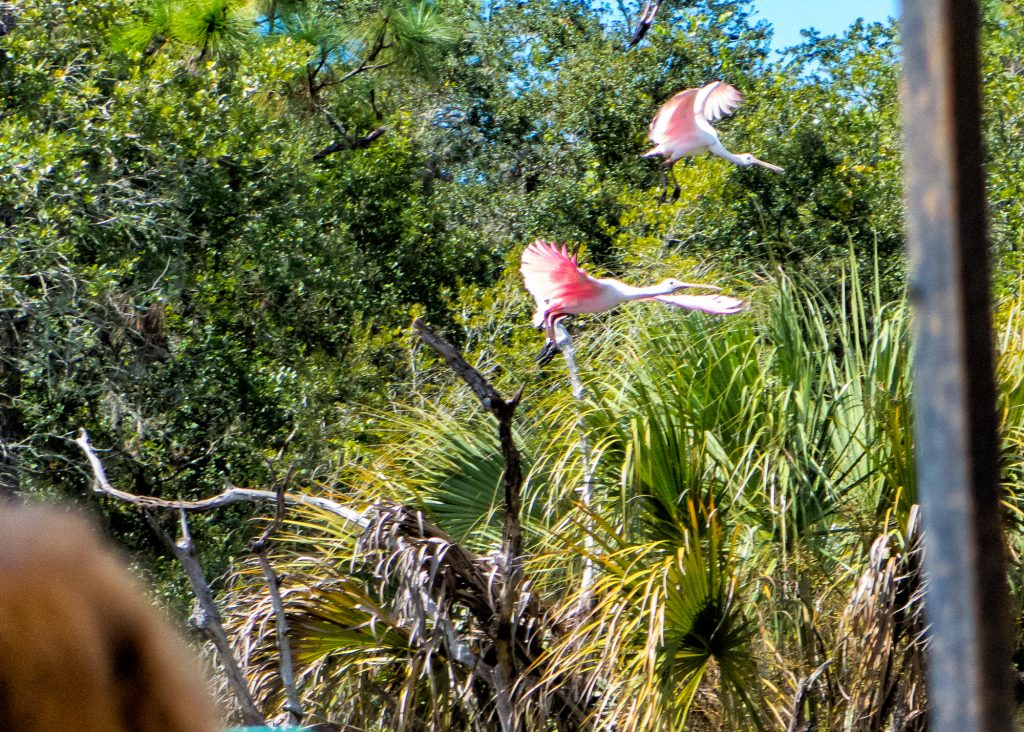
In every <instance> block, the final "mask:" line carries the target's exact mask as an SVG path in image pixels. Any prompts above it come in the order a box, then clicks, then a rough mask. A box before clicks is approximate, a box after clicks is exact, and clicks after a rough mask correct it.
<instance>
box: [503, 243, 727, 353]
mask: <svg viewBox="0 0 1024 732" xmlns="http://www.w3.org/2000/svg"><path fill="white" fill-rule="evenodd" d="M519 271H520V272H522V274H523V281H524V282H525V283H526V289H527V290H529V291H530V294H531V295H533V299H534V300H536V301H537V311H536V312H535V313H534V314H533V324H534V325H535V326H537V327H538V328H543V329H544V333H545V335H546V336H547V340H546V342H545V343H544V348H543V349H542V350H541V352H540V353H539V354H538V355H537V361H538V363H540V364H545V363H547V362H548V361H550V360H551V359H552V358H554V355H555V354H556V353H558V339H557V337H556V335H555V326H556V325H557V324H558V321H559V320H561V319H562V318H564V317H565V316H566V315H575V314H577V313H601V312H604V311H605V310H611V309H612V308H614V307H616V306H617V305H620V304H622V303H624V302H629V301H630V300H657V301H658V302H663V303H665V304H666V305H674V306H675V307H677V308H685V309H687V310H702V311H704V312H706V313H716V314H718V315H730V314H732V313H738V312H740V311H741V310H745V309H746V307H747V303H746V302H745V301H744V300H740V299H739V298H737V297H729V296H728V295H675V294H673V293H675V292H677V291H679V290H682V289H685V288H689V287H696V288H703V289H706V290H718V289H720V288H718V287H715V286H714V285H701V284H696V283H691V282H680V281H679V280H675V279H667V280H663V281H661V282H659V283H658V284H656V285H651V286H650V287H633V286H632V285H627V284H625V283H624V282H619V281H618V280H615V279H611V278H602V279H596V278H594V277H591V276H590V275H588V274H587V273H586V272H585V271H583V269H581V268H580V266H579V264H578V262H577V257H576V254H570V253H569V252H568V250H567V249H566V248H565V246H562V247H561V248H559V247H558V246H557V245H555V244H551V243H550V242H546V241H541V240H540V239H538V240H537V241H535V242H533V243H532V244H530V246H528V247H526V249H525V250H524V251H523V260H522V265H521V266H520V268H519Z"/></svg>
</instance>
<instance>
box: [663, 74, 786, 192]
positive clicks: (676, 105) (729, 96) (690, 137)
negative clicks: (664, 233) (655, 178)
mask: <svg viewBox="0 0 1024 732" xmlns="http://www.w3.org/2000/svg"><path fill="white" fill-rule="evenodd" d="M742 101H743V96H742V95H741V94H740V93H739V92H738V91H737V90H736V87H734V86H731V85H729V84H726V83H724V82H721V81H712V82H711V83H710V84H706V85H705V86H702V87H701V88H700V89H687V90H685V91H681V92H679V93H678V94H676V95H675V96H673V97H672V98H671V99H669V100H668V101H667V102H665V103H664V104H662V105H661V108H660V109H659V110H658V113H657V114H656V115H654V119H653V120H651V125H650V127H649V128H648V131H647V136H648V137H649V138H650V140H651V142H653V143H654V147H652V148H651V149H650V150H648V151H647V152H645V153H644V154H643V157H645V158H649V157H654V156H655V155H662V156H664V158H665V160H664V162H662V164H661V165H662V168H661V199H660V200H661V201H662V202H664V200H665V194H666V193H667V192H668V184H667V181H666V172H667V171H668V170H670V169H671V167H672V166H673V165H674V164H675V162H676V161H677V160H679V159H680V158H683V157H686V156H687V155H699V154H700V153H703V152H709V153H712V154H713V155H718V156H719V157H722V158H725V159H726V160H728V161H729V162H731V163H735V164H736V165H739V166H741V167H744V168H745V167H747V166H750V165H760V166H761V167H762V168H767V169H768V170H771V171H774V172H776V173H781V172H783V169H782V168H780V167H779V166H778V165H773V164H772V163H766V162H765V161H763V160H758V159H757V158H755V157H754V156H753V155H751V154H750V153H739V154H734V153H731V152H729V151H728V150H726V149H725V146H724V145H722V143H721V142H720V141H719V139H718V133H717V132H715V128H714V127H712V126H711V123H712V122H717V121H718V120H720V119H722V117H724V116H725V115H727V114H732V113H733V110H735V109H736V108H737V107H738V106H740V102H742ZM672 183H673V185H674V186H675V187H674V189H673V191H672V200H673V201H675V200H676V199H678V198H679V183H678V182H677V181H676V179H675V175H672Z"/></svg>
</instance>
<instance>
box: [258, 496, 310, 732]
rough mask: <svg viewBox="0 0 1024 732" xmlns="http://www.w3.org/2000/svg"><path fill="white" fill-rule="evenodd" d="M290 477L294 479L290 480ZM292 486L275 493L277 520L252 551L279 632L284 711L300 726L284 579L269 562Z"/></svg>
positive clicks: (261, 536)
mask: <svg viewBox="0 0 1024 732" xmlns="http://www.w3.org/2000/svg"><path fill="white" fill-rule="evenodd" d="M289 477H290V476H289ZM287 485H288V477H286V478H285V479H284V480H282V481H280V482H279V483H278V485H277V488H276V490H275V491H274V493H275V495H276V496H277V500H276V502H277V511H276V512H275V514H274V520H273V521H271V522H270V524H268V525H267V528H266V529H265V530H264V531H263V533H262V534H261V535H260V538H259V539H257V540H256V541H254V542H253V543H252V546H251V547H250V548H251V549H252V552H253V554H255V555H256V561H258V562H259V565H260V569H262V570H263V577H264V578H265V579H266V581H267V592H268V593H269V594H270V604H271V606H272V607H273V608H274V623H275V626H276V628H277V655H278V659H279V662H278V670H279V673H280V674H281V685H282V686H283V687H284V691H285V703H284V710H285V712H287V713H288V724H290V725H297V724H299V723H300V722H302V718H303V717H305V716H306V713H305V710H303V708H302V700H301V699H300V698H299V692H298V689H297V688H296V686H295V663H294V660H293V659H292V645H291V642H290V641H289V640H288V618H287V616H286V615H285V611H284V601H283V600H282V599H281V587H280V579H279V578H278V576H277V573H276V572H274V568H273V567H272V566H271V565H270V560H269V559H267V544H268V542H269V541H270V537H271V535H272V534H273V533H274V532H275V531H277V529H278V528H279V527H280V526H281V522H282V521H283V520H284V507H285V500H284V489H285V488H286V487H287Z"/></svg>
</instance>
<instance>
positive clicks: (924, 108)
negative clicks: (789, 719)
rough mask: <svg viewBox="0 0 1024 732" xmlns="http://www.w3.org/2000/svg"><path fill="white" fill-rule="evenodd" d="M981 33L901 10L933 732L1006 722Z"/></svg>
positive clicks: (1007, 642) (939, 10) (915, 4)
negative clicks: (983, 137) (982, 109)
mask: <svg viewBox="0 0 1024 732" xmlns="http://www.w3.org/2000/svg"><path fill="white" fill-rule="evenodd" d="M978 31H979V8H978V4H977V2H976V1H975V0H904V3H903V17H902V24H901V33H902V37H903V49H904V58H903V63H904V73H903V100H902V106H903V126H904V132H905V134H906V194H907V225H908V238H909V248H910V265H911V281H910V295H911V300H912V302H913V306H914V331H915V333H914V337H915V342H914V387H913V388H914V409H915V413H916V427H915V437H916V440H917V472H918V496H919V500H920V501H921V503H922V504H923V509H924V510H923V526H924V539H925V558H924V562H925V563H924V567H925V576H926V585H927V589H926V593H927V594H926V597H925V613H926V618H927V620H928V623H929V625H930V647H929V654H928V661H927V662H928V701H929V706H930V712H931V722H932V727H931V729H933V730H936V731H937V732H966V731H968V730H971V731H977V732H990V731H995V730H1010V729H1011V715H1012V713H1013V685H1012V675H1011V664H1010V651H1011V648H1012V635H1011V631H1010V620H1009V603H1008V590H1007V580H1006V559H1005V556H1004V554H1005V549H1004V537H1003V531H1002V519H1001V515H1000V509H999V437H998V423H997V418H996V405H995V398H996V390H995V378H994V359H993V348H992V342H993V332H992V317H991V295H990V292H989V290H990V285H989V256H988V244H987V237H986V227H985V185H984V176H983V172H982V143H981V114H980V107H981V105H980V99H981V93H980V73H979V53H978Z"/></svg>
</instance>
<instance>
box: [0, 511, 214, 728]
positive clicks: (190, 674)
mask: <svg viewBox="0 0 1024 732" xmlns="http://www.w3.org/2000/svg"><path fill="white" fill-rule="evenodd" d="M218 726H219V725H218V723H217V720H216V716H215V713H214V708H213V704H212V702H211V700H210V697H209V694H208V693H207V691H206V686H205V678H204V677H203V675H202V674H201V673H200V671H199V668H198V665H197V664H196V662H195V660H194V659H193V658H191V657H190V654H189V653H188V651H187V649H186V647H185V646H184V644H183V643H182V642H181V640H179V639H178V638H177V637H176V636H175V634H174V633H173V632H172V630H171V629H170V628H169V627H168V625H167V623H166V621H165V620H164V619H163V618H162V617H161V616H160V613H159V612H158V611H157V610H156V609H155V608H154V607H152V605H151V604H150V602H149V600H148V598H147V597H146V595H145V593H144V592H143V591H142V590H141V589H140V588H139V587H138V585H137V584H136V583H135V582H134V581H133V580H132V579H131V577H130V576H129V575H128V572H127V569H126V568H125V566H124V564H123V562H122V561H121V560H120V559H119V558H118V557H117V556H116V555H115V554H114V553H113V552H112V551H111V550H110V549H108V548H107V547H106V546H105V545H104V544H103V542H102V541H101V540H100V538H99V536H98V535H97V532H96V530H95V529H94V528H93V527H92V526H91V525H90V524H89V522H88V521H86V520H85V519H84V518H82V517H79V516H74V515H69V514H66V513H63V512H61V511H60V510H58V509H53V508H49V509H48V508H41V507H16V506H14V505H12V504H4V503H0V730H18V732H50V731H51V730H52V731H53V732H57V731H58V730H60V731H61V732H63V731H65V730H76V732H121V731H122V730H124V731H125V732H127V731H128V730H131V731H133V732H150V731H152V732H212V731H213V730H216V729H218Z"/></svg>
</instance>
